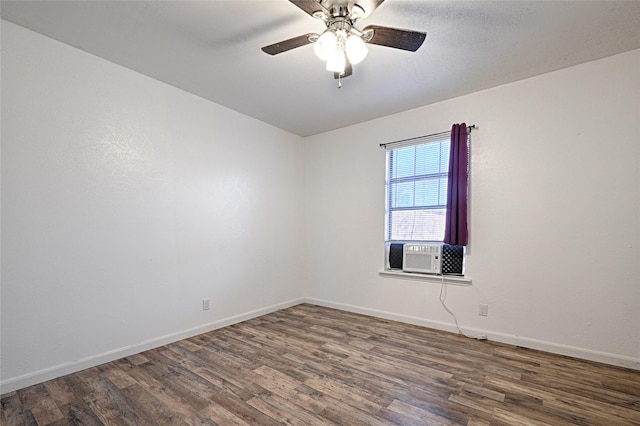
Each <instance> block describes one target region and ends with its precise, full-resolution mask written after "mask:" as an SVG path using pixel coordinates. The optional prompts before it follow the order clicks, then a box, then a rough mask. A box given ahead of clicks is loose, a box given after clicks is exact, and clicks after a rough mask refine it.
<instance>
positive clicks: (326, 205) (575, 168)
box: [304, 50, 640, 368]
mask: <svg viewBox="0 0 640 426" xmlns="http://www.w3.org/2000/svg"><path fill="white" fill-rule="evenodd" d="M425 84H428V79H425ZM462 121H465V122H466V123H467V124H476V125H477V126H478V127H479V129H478V130H476V131H473V133H472V139H471V189H470V191H471V204H470V231H471V235H470V246H469V252H470V255H469V256H468V258H467V272H468V274H469V275H470V276H471V278H472V280H473V282H472V285H471V286H470V287H459V286H458V287H450V288H449V290H448V296H447V303H448V305H449V306H450V308H452V310H453V311H454V312H455V313H456V314H457V317H458V320H459V322H460V324H461V325H462V326H463V328H466V329H467V330H468V331H470V332H478V331H481V332H484V333H486V334H488V335H489V338H490V339H496V340H501V341H505V342H509V343H516V344H521V345H524V346H528V347H533V348H540V349H545V350H550V351H553V352H558V353H564V354H569V355H578V356H581V357H585V358H588V359H594V360H600V361H605V362H610V363H614V364H620V365H626V366H630V367H634V368H640V267H639V265H640V50H637V51H633V52H629V53H625V54H621V55H617V56H613V57H610V58H606V59H603V60H599V61H595V62H591V63H587V64H583V65H580V66H576V67H573V68H569V69H565V70H561V71H557V72H553V73H550V74H546V75H542V76H539V77H536V78H531V79H528V80H524V81H520V82H516V83H513V84H509V85H505V86H501V87H497V88H494V89H490V90H486V91H482V92H478V93H475V94H472V95H469V96H464V97H460V98H456V99H452V100H449V101H446V102H441V103H438V104H434V105H430V106H426V107H423V108H420V109H416V110H412V111H408V112H405V113H401V114H397V115H394V116H389V117H384V118H381V119H378V120H374V121H370V122H367V123H363V124H360V125H356V126H352V127H349V128H344V129H339V130H336V131H332V132H329V133H326V134H321V135H317V136H314V137H309V138H307V139H306V140H305V149H304V165H305V194H306V198H305V201H304V203H305V222H304V223H305V227H306V230H307V231H306V236H305V238H306V244H307V256H308V258H307V267H306V268H305V269H306V271H308V274H307V275H306V277H305V282H306V283H307V286H308V287H307V289H306V295H307V296H308V297H309V298H310V299H311V300H312V301H314V302H316V303H319V304H324V305H327V306H334V307H339V308H343V309H348V310H353V311H357V312H364V313H369V314H374V315H379V316H383V317H388V318H395V319H401V320H404V321H409V322H414V323H418V324H425V325H429V326H432V327H437V328H443V329H447V330H453V329H454V327H453V320H452V318H451V317H450V316H449V315H448V314H447V313H446V311H445V310H444V309H443V308H442V306H441V305H440V302H439V300H438V296H439V292H440V285H439V284H438V283H433V282H421V281H415V280H406V279H395V278H386V277H381V276H379V275H378V271H380V270H381V269H382V268H383V260H384V259H383V258H384V254H383V241H384V233H383V226H384V170H385V164H384V163H385V160H384V158H385V155H384V151H383V150H382V149H380V148H379V147H378V145H379V144H380V143H384V142H391V141H394V140H400V139H405V138H410V137H415V136H420V135H424V134H430V133H436V132H440V131H446V130H448V129H449V128H450V127H451V124H452V123H458V122H462ZM479 303H486V304H488V305H489V316H488V317H486V318H485V317H479V316H478V304H479Z"/></svg>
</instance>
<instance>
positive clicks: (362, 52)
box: [345, 34, 369, 64]
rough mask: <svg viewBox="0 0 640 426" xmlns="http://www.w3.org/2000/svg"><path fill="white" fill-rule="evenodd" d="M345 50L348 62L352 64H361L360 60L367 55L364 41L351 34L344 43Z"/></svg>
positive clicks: (367, 51)
mask: <svg viewBox="0 0 640 426" xmlns="http://www.w3.org/2000/svg"><path fill="white" fill-rule="evenodd" d="M345 50H346V52H347V57H348V58H349V62H351V63H352V64H358V63H360V62H362V60H363V59H364V58H366V57H367V53H369V50H368V49H367V45H366V44H365V43H364V40H362V39H361V38H360V37H358V36H357V35H355V34H351V35H350V36H349V38H347V42H346V43H345Z"/></svg>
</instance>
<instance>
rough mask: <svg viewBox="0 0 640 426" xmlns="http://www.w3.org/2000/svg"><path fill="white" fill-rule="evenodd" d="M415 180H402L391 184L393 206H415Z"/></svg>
mask: <svg viewBox="0 0 640 426" xmlns="http://www.w3.org/2000/svg"><path fill="white" fill-rule="evenodd" d="M413 185H414V184H413V182H402V183H395V184H393V185H391V191H392V196H391V208H397V207H413V206H414V204H413V202H414V199H413V194H414V189H413Z"/></svg>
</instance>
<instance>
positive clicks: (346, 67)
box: [333, 58, 353, 80]
mask: <svg viewBox="0 0 640 426" xmlns="http://www.w3.org/2000/svg"><path fill="white" fill-rule="evenodd" d="M351 74H353V66H351V62H349V60H348V59H347V58H345V63H344V72H343V73H342V74H340V73H339V72H334V73H333V78H335V79H336V80H337V79H339V78H346V77H349V76H350V75H351Z"/></svg>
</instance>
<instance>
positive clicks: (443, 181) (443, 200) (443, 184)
mask: <svg viewBox="0 0 640 426" xmlns="http://www.w3.org/2000/svg"><path fill="white" fill-rule="evenodd" d="M448 187H449V180H448V177H447V176H443V177H441V178H440V200H439V205H441V206H446V205H447V188H448Z"/></svg>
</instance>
